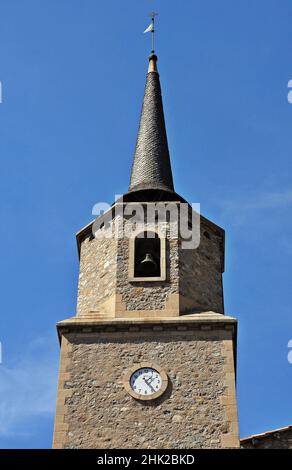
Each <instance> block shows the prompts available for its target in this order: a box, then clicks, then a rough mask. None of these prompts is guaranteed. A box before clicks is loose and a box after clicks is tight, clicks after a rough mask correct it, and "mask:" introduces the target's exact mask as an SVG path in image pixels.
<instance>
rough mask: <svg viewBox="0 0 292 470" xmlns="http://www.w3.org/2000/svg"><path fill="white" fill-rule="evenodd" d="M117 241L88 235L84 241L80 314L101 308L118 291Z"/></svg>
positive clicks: (79, 289)
mask: <svg viewBox="0 0 292 470" xmlns="http://www.w3.org/2000/svg"><path fill="white" fill-rule="evenodd" d="M116 269H117V241H116V240H115V238H114V237H112V238H103V239H96V238H93V237H92V236H91V235H88V236H87V237H86V238H85V239H84V240H83V241H82V243H81V250H80V269H79V281H78V301H77V315H79V316H82V315H87V314H89V313H91V312H98V311H99V308H100V306H101V304H102V303H103V302H104V301H105V300H107V299H108V298H110V297H111V296H112V295H114V293H115V291H116Z"/></svg>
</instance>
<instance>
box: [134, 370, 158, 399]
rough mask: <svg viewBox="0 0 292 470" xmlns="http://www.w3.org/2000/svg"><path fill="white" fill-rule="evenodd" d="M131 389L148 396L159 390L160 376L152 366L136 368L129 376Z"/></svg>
mask: <svg viewBox="0 0 292 470" xmlns="http://www.w3.org/2000/svg"><path fill="white" fill-rule="evenodd" d="M130 386H131V389H132V390H133V391H134V392H135V393H137V394H138V395H143V396H149V395H153V394H154V393H156V392H159V390H160V389H161V386H162V378H161V375H160V374H159V372H157V370H155V369H153V368H152V367H142V368H140V369H137V370H136V371H135V372H134V373H133V374H132V375H131V377H130Z"/></svg>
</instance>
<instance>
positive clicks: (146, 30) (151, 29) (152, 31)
mask: <svg viewBox="0 0 292 470" xmlns="http://www.w3.org/2000/svg"><path fill="white" fill-rule="evenodd" d="M149 16H150V18H151V24H150V25H149V26H148V28H146V29H145V31H144V33H152V34H151V42H152V51H151V52H152V54H154V33H155V30H154V18H155V16H157V13H155V11H151V13H149Z"/></svg>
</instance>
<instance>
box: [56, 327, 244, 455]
mask: <svg viewBox="0 0 292 470" xmlns="http://www.w3.org/2000/svg"><path fill="white" fill-rule="evenodd" d="M130 329H131V328H130ZM132 329H133V328H132ZM138 329H139V328H138ZM160 329H161V330H162V328H159V327H156V329H155V327H154V328H149V327H148V329H147V328H146V329H145V331H144V332H143V330H142V331H140V332H135V331H123V332H116V333H115V332H107V333H106V332H101V333H92V334H89V333H88V334H85V333H78V334H77V333H76V334H73V333H71V334H70V333H69V334H65V335H64V336H63V339H62V349H61V369H60V378H59V391H58V403H57V414H56V424H55V439H54V447H65V448H177V449H180V448H181V449H183V448H221V447H237V446H238V431H237V412H236V399H235V388H234V368H233V346H232V339H231V332H230V331H224V330H223V331H219V330H218V331H215V330H214V331H203V330H202V331H201V330H194V331H185V332H182V331H178V330H176V331H171V328H170V329H168V331H159V330H160ZM157 330H158V331H157ZM142 361H150V362H155V363H157V364H158V365H160V366H161V367H162V368H163V369H164V370H165V371H166V372H167V374H168V376H169V387H168V389H167V391H166V392H165V394H164V395H163V396H161V397H160V398H158V399H157V400H155V402H152V401H150V402H147V404H145V403H146V402H144V403H143V402H139V401H136V400H135V399H133V398H132V397H131V396H130V395H129V394H128V393H127V392H126V390H125V388H124V385H123V376H124V373H125V371H126V370H127V368H129V367H132V366H133V365H134V364H135V363H139V362H142Z"/></svg>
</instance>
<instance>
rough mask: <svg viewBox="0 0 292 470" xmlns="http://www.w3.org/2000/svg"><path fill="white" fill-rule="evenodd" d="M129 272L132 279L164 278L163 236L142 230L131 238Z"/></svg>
mask: <svg viewBox="0 0 292 470" xmlns="http://www.w3.org/2000/svg"><path fill="white" fill-rule="evenodd" d="M129 263H130V272H129V277H130V280H132V281H139V280H141V281H147V280H149V281H162V280H165V238H161V237H159V235H158V233H156V232H154V231H144V232H141V233H139V234H138V235H137V236H136V237H135V238H133V239H131V246H130V259H129Z"/></svg>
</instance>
